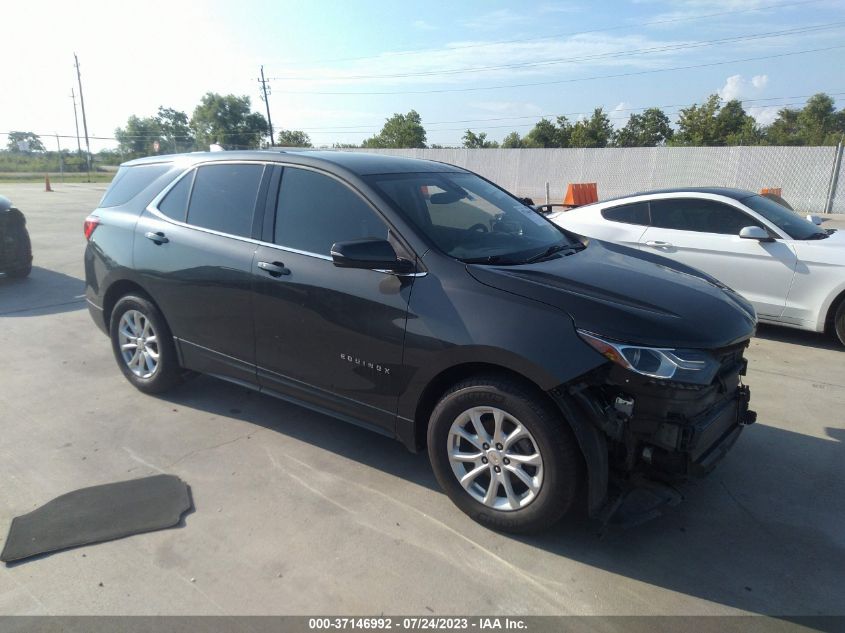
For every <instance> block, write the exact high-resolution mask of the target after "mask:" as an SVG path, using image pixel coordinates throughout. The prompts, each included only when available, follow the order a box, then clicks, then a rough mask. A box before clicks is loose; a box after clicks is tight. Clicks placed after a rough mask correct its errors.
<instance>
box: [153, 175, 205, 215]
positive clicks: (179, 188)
mask: <svg viewBox="0 0 845 633" xmlns="http://www.w3.org/2000/svg"><path fill="white" fill-rule="evenodd" d="M195 174H196V172H195V171H194V170H191V171H190V173H188V174H186V175H185V176H184V177H183V178H182V179H180V180H179V182H177V183H176V185H174V187H173V188H172V189H171V190H170V191H168V192H167V195H166V196H164V199H163V200H162V201H161V202H159V203H158V210H159V211H161V212H162V213H163V214H164V215H166V216H167V217H168V218H172V219H173V220H179V221H180V222H184V221H185V218H186V217H187V215H188V196H190V195H191V185H192V184H193V182H194V175H195Z"/></svg>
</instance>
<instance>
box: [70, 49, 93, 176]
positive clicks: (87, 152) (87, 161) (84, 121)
mask: <svg viewBox="0 0 845 633" xmlns="http://www.w3.org/2000/svg"><path fill="white" fill-rule="evenodd" d="M73 61H74V63H75V65H76V79H77V81H78V82H79V105H80V106H81V107H82V127H83V129H84V130H85V164H86V166H87V167H88V182H91V144H90V143H89V142H88V120H87V119H86V118H85V97H83V96H82V75H81V74H80V72H79V58H77V56H76V53H74V54H73Z"/></svg>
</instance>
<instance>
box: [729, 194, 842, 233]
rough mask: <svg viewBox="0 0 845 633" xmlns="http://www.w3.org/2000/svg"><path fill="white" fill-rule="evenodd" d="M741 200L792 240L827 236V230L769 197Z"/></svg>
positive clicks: (752, 197)
mask: <svg viewBox="0 0 845 633" xmlns="http://www.w3.org/2000/svg"><path fill="white" fill-rule="evenodd" d="M741 202H742V204H744V205H745V206H747V207H748V208H749V209H751V210H753V211H756V212H757V213H759V214H760V215H762V216H763V217H764V218H766V219H767V220H768V221H769V222H771V223H772V224H774V225H775V226H776V227H778V228H779V229H780V230H781V231H783V232H784V233H786V234H787V235H788V236H789V237H791V238H792V239H794V240H819V239H824V238H826V237H827V236H828V234H827V231H823V230H822V229H820V228H819V227H817V226H816V225H815V224H813V223H812V222H809V221H807V220H805V219H804V218H802V217H801V216H800V215H798V214H797V213H795V212H794V211H790V210H789V209H787V208H786V207H784V206H781V205H779V204H778V203H777V202H775V201H774V200H770V199H769V198H764V197H763V196H757V195H754V196H750V197H748V198H743V199H742V201H741Z"/></svg>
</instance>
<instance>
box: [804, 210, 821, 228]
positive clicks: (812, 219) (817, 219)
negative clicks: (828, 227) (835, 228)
mask: <svg viewBox="0 0 845 633" xmlns="http://www.w3.org/2000/svg"><path fill="white" fill-rule="evenodd" d="M807 221H808V222H812V223H813V224H815V225H816V226H821V223H822V219H821V218H820V217H819V216H817V215H813V214H812V213H808V214H807Z"/></svg>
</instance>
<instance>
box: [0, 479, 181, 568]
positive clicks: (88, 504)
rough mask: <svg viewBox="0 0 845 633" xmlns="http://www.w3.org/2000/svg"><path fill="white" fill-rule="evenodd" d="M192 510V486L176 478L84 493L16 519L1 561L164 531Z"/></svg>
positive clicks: (137, 481)
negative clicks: (190, 487)
mask: <svg viewBox="0 0 845 633" xmlns="http://www.w3.org/2000/svg"><path fill="white" fill-rule="evenodd" d="M190 509H191V495H190V491H189V489H188V486H187V484H186V483H185V482H184V481H182V480H181V479H179V478H178V477H176V476H174V475H155V476H153V477H144V478H142V479H132V480H130V481H121V482H117V483H112V484H104V485H101V486H92V487H91V488H82V489H80V490H75V491H73V492H69V493H67V494H64V495H62V496H61V497H56V498H55V499H53V500H52V501H49V502H48V503H46V504H44V505H43V506H41V507H40V508H38V509H36V510H33V511H32V512H30V513H28V514H24V515H21V516H19V517H15V518H14V519H12V525H11V527H10V528H9V535H8V537H7V538H6V544H5V546H4V547H3V552H2V553H1V554H0V561H3V562H5V563H10V562H13V561H18V560H22V559H24V558H29V557H30V556H37V555H38V554H45V553H47V552H55V551H58V550H62V549H67V548H69V547H77V546H79V545H88V544H91V543H100V542H103V541H111V540H113V539H118V538H123V537H124V536H130V535H132V534H140V533H141V532H152V531H154V530H163V529H165V528H169V527H173V526H175V525H177V524H178V523H179V520H180V518H181V517H182V515H183V514H184V513H185V512H187V511H188V510H190Z"/></svg>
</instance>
